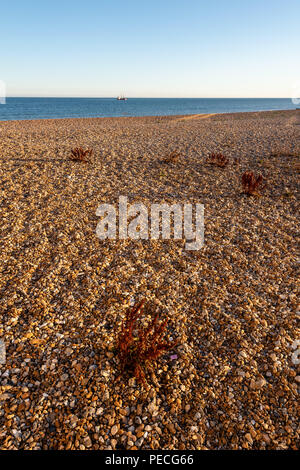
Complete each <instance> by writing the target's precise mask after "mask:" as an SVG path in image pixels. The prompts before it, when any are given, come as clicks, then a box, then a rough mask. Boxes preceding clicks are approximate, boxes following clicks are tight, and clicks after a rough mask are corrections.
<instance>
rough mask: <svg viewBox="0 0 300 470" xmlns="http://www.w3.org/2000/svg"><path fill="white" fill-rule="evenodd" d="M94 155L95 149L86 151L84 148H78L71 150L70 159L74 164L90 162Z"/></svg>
mask: <svg viewBox="0 0 300 470" xmlns="http://www.w3.org/2000/svg"><path fill="white" fill-rule="evenodd" d="M92 154H93V149H87V150H84V149H83V148H82V147H76V148H74V149H72V150H71V155H70V159H71V160H72V161H73V162H84V163H88V162H89V157H91V156H92Z"/></svg>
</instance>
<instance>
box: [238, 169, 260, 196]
mask: <svg viewBox="0 0 300 470" xmlns="http://www.w3.org/2000/svg"><path fill="white" fill-rule="evenodd" d="M262 182H263V177H262V175H255V174H254V173H253V171H246V172H245V173H244V174H243V175H242V186H243V190H244V193H245V194H247V196H255V195H258V189H259V188H260V187H261V185H262Z"/></svg>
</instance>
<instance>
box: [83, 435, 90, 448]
mask: <svg viewBox="0 0 300 470" xmlns="http://www.w3.org/2000/svg"><path fill="white" fill-rule="evenodd" d="M83 443H84V445H85V447H92V441H91V438H90V437H89V436H87V437H85V438H84V439H83Z"/></svg>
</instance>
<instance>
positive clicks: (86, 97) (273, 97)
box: [6, 95, 291, 100]
mask: <svg viewBox="0 0 300 470" xmlns="http://www.w3.org/2000/svg"><path fill="white" fill-rule="evenodd" d="M6 98H71V99H73V98H78V99H116V98H117V96H16V95H14V96H6ZM126 98H128V99H179V100H180V99H203V100H227V99H228V100H240V99H244V100H245V99H249V100H260V99H265V100H268V99H270V100H277V99H278V100H285V99H286V100H288V99H291V98H290V97H287V96H231V97H230V96H126Z"/></svg>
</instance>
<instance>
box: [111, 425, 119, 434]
mask: <svg viewBox="0 0 300 470" xmlns="http://www.w3.org/2000/svg"><path fill="white" fill-rule="evenodd" d="M118 431H119V426H117V424H114V425H113V427H112V428H111V430H110V432H111V434H112V435H113V436H114V435H115V434H117V432H118Z"/></svg>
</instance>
